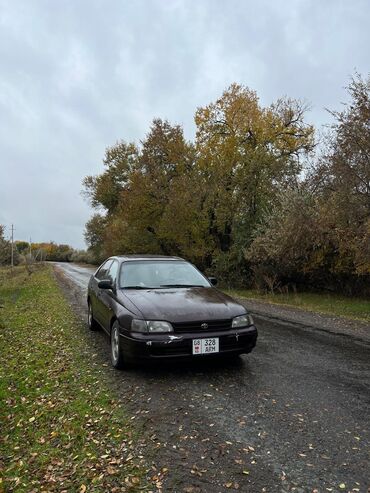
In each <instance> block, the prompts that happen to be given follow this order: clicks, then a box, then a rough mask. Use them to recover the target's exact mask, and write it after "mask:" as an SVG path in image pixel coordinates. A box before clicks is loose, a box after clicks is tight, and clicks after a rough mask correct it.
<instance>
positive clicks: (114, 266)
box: [100, 260, 119, 332]
mask: <svg viewBox="0 0 370 493" xmlns="http://www.w3.org/2000/svg"><path fill="white" fill-rule="evenodd" d="M118 267H119V263H118V260H113V262H112V263H111V265H110V266H109V269H108V271H107V274H106V276H105V279H109V280H110V282H111V284H112V286H113V289H102V290H101V294H100V310H101V317H102V321H101V324H102V325H103V327H104V329H105V330H107V331H108V332H109V330H110V321H111V319H112V316H113V315H114V311H115V306H116V300H117V287H116V286H117V275H118Z"/></svg>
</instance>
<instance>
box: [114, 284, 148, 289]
mask: <svg viewBox="0 0 370 493" xmlns="http://www.w3.org/2000/svg"><path fill="white" fill-rule="evenodd" d="M121 289H153V288H151V287H150V286H139V285H137V286H121Z"/></svg>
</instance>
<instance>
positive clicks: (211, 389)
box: [57, 264, 370, 493]
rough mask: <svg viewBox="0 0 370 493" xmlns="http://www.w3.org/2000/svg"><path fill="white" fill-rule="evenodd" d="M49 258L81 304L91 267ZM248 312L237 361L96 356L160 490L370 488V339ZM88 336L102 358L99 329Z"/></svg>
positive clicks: (72, 297)
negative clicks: (145, 362)
mask: <svg viewBox="0 0 370 493" xmlns="http://www.w3.org/2000/svg"><path fill="white" fill-rule="evenodd" d="M57 269H59V271H62V272H63V274H64V276H65V279H64V281H62V283H63V282H64V286H65V293H66V295H67V297H68V298H69V299H70V302H71V304H72V306H73V307H74V308H75V310H76V311H77V313H78V314H79V315H81V316H84V313H85V306H84V305H85V302H84V300H85V293H86V286H87V282H88V279H89V276H90V275H91V272H92V269H88V268H86V267H80V266H78V265H74V264H57ZM59 277H60V276H59ZM256 322H257V323H256V325H257V327H258V329H259V339H258V342H257V347H256V349H255V350H254V351H253V352H252V353H251V354H249V355H245V356H242V357H241V358H240V361H239V362H236V363H230V362H229V363H227V362H225V363H222V362H221V363H217V364H212V365H211V364H209V363H208V362H204V363H197V364H194V365H189V364H187V365H179V364H171V365H168V364H166V365H164V364H163V365H158V364H157V365H156V366H155V367H152V366H149V367H144V368H137V369H134V370H131V371H129V372H127V371H126V372H117V371H113V370H112V371H111V370H110V369H109V367H104V368H107V370H106V371H111V372H112V385H113V386H114V387H115V389H116V391H117V393H118V395H119V396H120V397H121V398H122V400H123V401H124V403H125V405H126V406H127V409H128V411H129V412H130V413H132V418H133V420H134V419H135V420H136V421H135V423H137V427H138V429H139V430H140V433H141V434H142V436H144V437H146V440H147V442H148V443H149V445H148V447H147V454H148V457H151V459H150V460H152V461H153V465H154V467H156V468H157V471H159V470H160V469H161V468H165V469H166V470H165V471H164V472H163V474H162V476H161V475H160V477H161V481H162V485H163V486H162V487H163V490H162V491H164V492H174V493H176V492H185V493H197V492H208V491H210V492H213V493H216V492H224V491H236V490H239V491H246V492H288V491H296V492H326V491H329V492H330V491H332V492H340V491H344V492H352V491H353V492H357V491H360V492H367V491H368V488H369V485H370V480H369V478H370V472H369V471H370V463H369V431H368V427H369V422H370V419H369V417H370V412H369V411H370V406H369V403H370V346H369V345H367V344H366V343H364V342H361V341H359V340H356V339H352V338H351V337H348V336H347V337H344V336H340V335H335V334H330V333H323V332H314V331H312V330H311V331H306V330H304V329H302V328H301V327H300V328H299V327H294V326H286V325H284V324H279V323H276V322H269V321H266V320H263V319H260V318H257V319H256ZM87 337H90V339H91V347H92V353H95V355H96V352H97V351H98V352H99V354H100V357H101V358H102V361H104V362H105V363H106V362H108V355H109V347H108V342H107V338H105V337H104V336H103V335H102V334H88V336H87ZM103 364H104V363H103ZM153 451H154V452H153ZM143 453H144V454H145V451H144V452H143ZM153 470H154V469H153Z"/></svg>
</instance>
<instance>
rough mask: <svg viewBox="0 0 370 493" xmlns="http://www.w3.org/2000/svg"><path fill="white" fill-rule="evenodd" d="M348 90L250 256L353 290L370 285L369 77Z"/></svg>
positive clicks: (282, 271)
mask: <svg viewBox="0 0 370 493" xmlns="http://www.w3.org/2000/svg"><path fill="white" fill-rule="evenodd" d="M348 91H349V95H350V97H351V101H350V103H348V104H346V105H345V106H344V109H343V110H342V111H338V112H331V114H332V115H333V116H334V118H335V122H334V124H333V125H332V126H331V129H330V132H329V134H328V136H327V139H326V142H325V146H324V149H323V152H322V154H321V156H320V158H319V160H318V162H317V163H316V164H315V166H314V167H313V169H312V170H311V172H310V174H309V175H308V176H307V177H306V179H305V181H304V182H303V183H300V185H299V186H298V187H295V189H293V190H286V191H285V192H284V193H283V194H282V196H281V199H280V200H279V201H278V204H277V206H276V207H274V208H273V209H271V210H270V211H267V213H266V214H265V215H264V218H263V221H262V223H261V225H260V227H259V228H258V229H257V231H256V233H255V235H254V240H253V242H252V244H251V246H250V247H249V249H248V250H247V252H246V257H247V259H248V261H249V262H250V263H251V265H252V267H253V268H254V269H255V271H256V272H257V273H259V275H260V274H261V272H262V273H263V275H265V276H269V275H270V276H271V275H276V276H277V278H278V279H279V280H280V282H282V283H284V282H285V283H286V282H292V281H297V280H298V281H301V282H303V283H304V284H305V285H306V286H307V285H309V286H310V287H312V288H329V289H335V290H341V291H344V292H347V293H349V294H353V293H356V292H358V293H365V292H366V286H369V285H370V283H369V281H370V276H369V274H370V79H368V80H367V81H363V80H362V79H361V78H360V77H358V76H357V77H355V78H354V79H353V80H352V81H351V83H350V85H349V87H348ZM260 277H261V275H260Z"/></svg>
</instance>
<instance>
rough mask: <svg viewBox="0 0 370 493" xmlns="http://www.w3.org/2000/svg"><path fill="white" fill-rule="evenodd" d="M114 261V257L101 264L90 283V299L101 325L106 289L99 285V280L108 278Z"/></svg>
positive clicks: (94, 313)
mask: <svg viewBox="0 0 370 493" xmlns="http://www.w3.org/2000/svg"><path fill="white" fill-rule="evenodd" d="M112 262H113V260H112V259H108V260H107V261H106V262H104V264H102V265H101V266H100V268H99V269H98V270H97V271H96V272H95V275H94V277H93V279H92V281H91V285H90V300H91V308H92V311H93V315H94V319H95V320H96V321H97V322H99V323H100V324H101V325H103V309H102V301H101V296H102V292H103V291H104V290H103V289H100V288H99V287H98V283H99V281H103V280H104V279H107V275H108V270H109V267H110V266H111V265H112Z"/></svg>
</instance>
